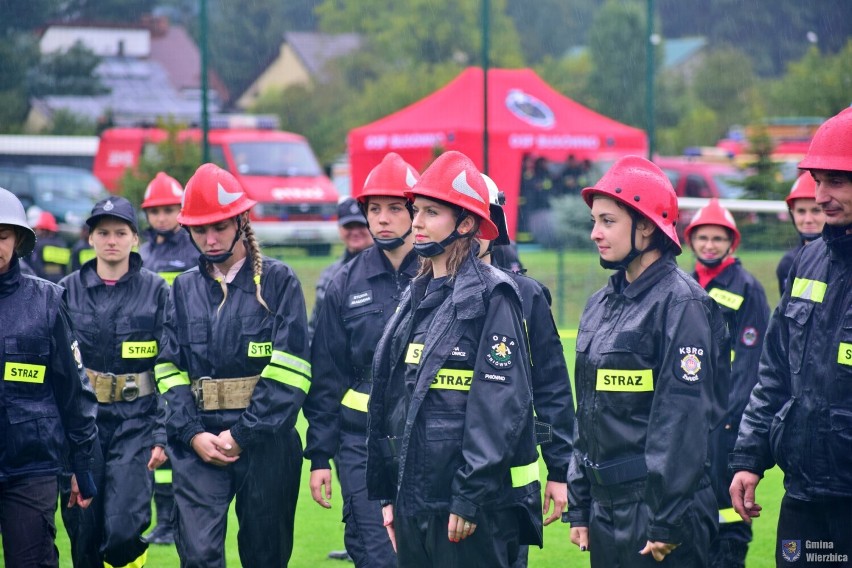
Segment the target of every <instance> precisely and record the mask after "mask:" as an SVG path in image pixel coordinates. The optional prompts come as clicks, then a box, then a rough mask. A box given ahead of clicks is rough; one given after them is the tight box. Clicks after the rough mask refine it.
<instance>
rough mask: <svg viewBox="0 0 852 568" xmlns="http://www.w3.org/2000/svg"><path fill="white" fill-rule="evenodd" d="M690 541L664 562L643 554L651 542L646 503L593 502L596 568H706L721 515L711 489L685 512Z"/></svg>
mask: <svg viewBox="0 0 852 568" xmlns="http://www.w3.org/2000/svg"><path fill="white" fill-rule="evenodd" d="M684 515H685V516H684V529H685V530H686V532H687V533H688V534H689V537H688V539H685V540H684V542H682V543H681V544H680V546H678V547H677V548H676V549H675V550H674V551H673V552H672V553H671V554H669V555H668V556H666V558H665V560H663V562H657V561H656V560H654V557H653V556H652V555H650V554H648V555H641V554H639V551H640V550H642V549H643V548H645V544H646V543H647V540H648V538H647V528H648V521H649V511H648V507H647V506H646V505H645V503H644V502H642V501H633V502H630V503H616V504H603V503H601V502H599V501H593V502H592V511H591V517H590V520H589V553H590V559H591V566H592V568H642V567H646V568H651V567H652V566H654V567H658V566H660V565H662V566H672V567H676V568H704V567H706V566H707V565H708V550H709V548H710V541H711V540H712V539H713V537H714V536H715V534H716V530H717V520H718V512H717V510H716V499H715V498H714V497H713V490H712V489H711V488H710V487H705V488H704V489H700V490H698V491H697V492H696V493H695V496H694V498H693V506H692V508H691V510H689V511H687V512H686V513H684Z"/></svg>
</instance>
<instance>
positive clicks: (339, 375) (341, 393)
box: [305, 152, 420, 568]
mask: <svg viewBox="0 0 852 568" xmlns="http://www.w3.org/2000/svg"><path fill="white" fill-rule="evenodd" d="M419 177H420V176H419V174H418V173H417V170H415V169H414V168H413V167H412V166H411V165H410V164H408V163H406V162H405V160H403V159H402V158H401V157H400V156H399V155H398V154H395V153H393V152H391V153H389V154H387V155H386V156H385V157H384V159H383V160H382V161H381V163H380V164H379V165H377V166H376V167H375V168H373V170H372V171H371V172H370V174H369V176H367V180H366V181H365V182H364V187H363V188H362V189H361V190H360V191H358V192H356V193H355V198H356V199H357V201H358V203H359V205H360V207H361V209H362V210H363V211H364V212H365V214H366V220H367V222H368V229H369V231H370V234H372V237H373V238H372V240H373V242H374V243H375V244H374V246H372V247H370V248H368V249H366V250H364V251H363V252H361V253H359V254H358V255H357V256H356V257H355V258H353V259H352V260H351V261H350V262H348V263H346V264H345V265H344V266H343V267H342V268H341V269H340V271H339V272H338V273H337V274H336V275H335V276H334V278H333V280H332V282H331V283H330V285H329V287H328V290H327V293H326V297H325V301H324V303H323V308H322V310H321V311H320V314H319V318H318V320H317V327H316V334H315V336H314V341H313V345H312V348H311V361H312V363H313V372H314V376H313V388H312V389H311V392H310V394H309V395H308V398H307V400H306V401H305V417H306V418H307V420H308V435H307V446H306V448H305V457H306V458H307V459H309V460H310V461H311V495H312V496H313V498H314V500H315V501H316V502H317V503H319V504H320V505H322V506H324V507H326V508H328V507H330V504H329V503H328V499H329V497H330V488H331V470H330V467H329V462H330V460H331V459H334V461H335V464H336V467H337V473H338V477H339V479H340V489H341V493H342V495H341V497H342V501H343V509H344V513H343V521H344V522H345V523H346V532H345V533H344V541H345V543H346V550H347V551H348V553H349V556H350V557H351V558H352V560H353V562H354V563H355V565H356V566H358V567H362V568H366V567H375V568H381V567H392V566H396V565H397V562H396V554H394V550H393V546H392V544H391V541H390V539H389V538H388V534H387V531H386V530H385V527H384V526H383V524H382V510H381V506H380V504H379V502H378V501H371V500H369V499H368V497H367V486H366V482H367V479H366V475H365V468H366V464H367V443H366V442H367V401H368V400H369V397H370V390H371V383H372V373H371V367H372V363H373V358H374V354H375V350H376V344H377V343H378V342H379V338H380V337H381V334H382V330H383V329H384V327H385V323H386V322H387V321H388V320H389V319H390V317H391V316H392V315H393V313H394V312H395V311H396V308H397V306H398V304H399V300H400V297H401V296H402V293H403V292H404V291H405V289H406V288H407V287H408V283H409V282H410V281H411V279H412V278H413V277H414V276H415V274H417V268H418V262H417V255H416V254H415V253H414V250H413V248H414V247H413V244H414V236H413V235H412V233H411V214H410V205H409V203H408V199H407V198H406V197H405V192H406V191H408V190H410V189H411V187H412V186H413V185H414V183H415V182H416V181H417V179H418V178H419Z"/></svg>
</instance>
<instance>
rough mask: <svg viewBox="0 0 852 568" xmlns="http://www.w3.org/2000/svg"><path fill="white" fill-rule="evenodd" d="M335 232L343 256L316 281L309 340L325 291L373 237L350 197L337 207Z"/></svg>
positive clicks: (370, 243)
mask: <svg viewBox="0 0 852 568" xmlns="http://www.w3.org/2000/svg"><path fill="white" fill-rule="evenodd" d="M337 232H338V234H339V235H340V240H341V241H343V247H344V248H343V256H341V257H340V258H338V259H337V260H335V261H334V262H333V263H331V264H330V265H329V266H327V267H326V268H325V269H323V271H322V272H321V273H320V276H319V279H318V280H317V291H316V297H315V299H314V309H313V311H312V312H311V319H310V321H309V322H308V334H309V336H310V338H311V339H313V337H314V332H315V328H316V324H317V318H318V317H319V313H320V308H321V307H322V303H323V300H324V299H325V291H326V289H327V288H328V285H329V284H330V283H331V281H332V279H333V278H334V275H335V274H337V273H338V271H340V269H341V268H342V267H343V265H345V264H346V263H347V262H349V261H350V260H352V259H353V258H355V255H357V254H358V253H359V252H361V251H362V250H364V249H366V248H369V247H370V246H372V245H373V237H372V235H370V231H369V229H368V227H367V219H365V218H364V214H363V213H362V212H361V208H360V207H359V206H358V202H357V201H356V200H355V199H354V198H352V197H347V198H345V199H343V200H342V201H341V202H340V204H338V206H337Z"/></svg>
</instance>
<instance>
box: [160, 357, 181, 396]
mask: <svg viewBox="0 0 852 568" xmlns="http://www.w3.org/2000/svg"><path fill="white" fill-rule="evenodd" d="M154 379H155V380H156V381H157V388H158V389H159V391H160V394H165V393H166V392H168V390H169V389H170V388H172V387H179V386H181V385H186V386H189V375H188V374H186V373H185V372H183V371H181V370H180V369H178V368H177V367H176V366H175V365H174V364H172V363H160V364H159V365H156V366H155V367H154Z"/></svg>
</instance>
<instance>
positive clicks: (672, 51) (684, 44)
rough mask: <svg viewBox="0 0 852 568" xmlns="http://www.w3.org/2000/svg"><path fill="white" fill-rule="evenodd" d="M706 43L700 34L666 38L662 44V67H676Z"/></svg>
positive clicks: (705, 39)
mask: <svg viewBox="0 0 852 568" xmlns="http://www.w3.org/2000/svg"><path fill="white" fill-rule="evenodd" d="M706 45H707V38H704V37H700V36H695V37H680V38H672V39H668V38H667V39H666V42H665V44H664V46H665V50H664V51H665V54H664V57H663V68H665V69H670V68H672V67H677V66H678V65H680V64H682V63H684V62H686V61H687V60H688V59H689V58H691V57H692V56H694V55H695V54H697V53H698V52H699V51H701V50H702V49H704V47H705V46H706Z"/></svg>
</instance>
